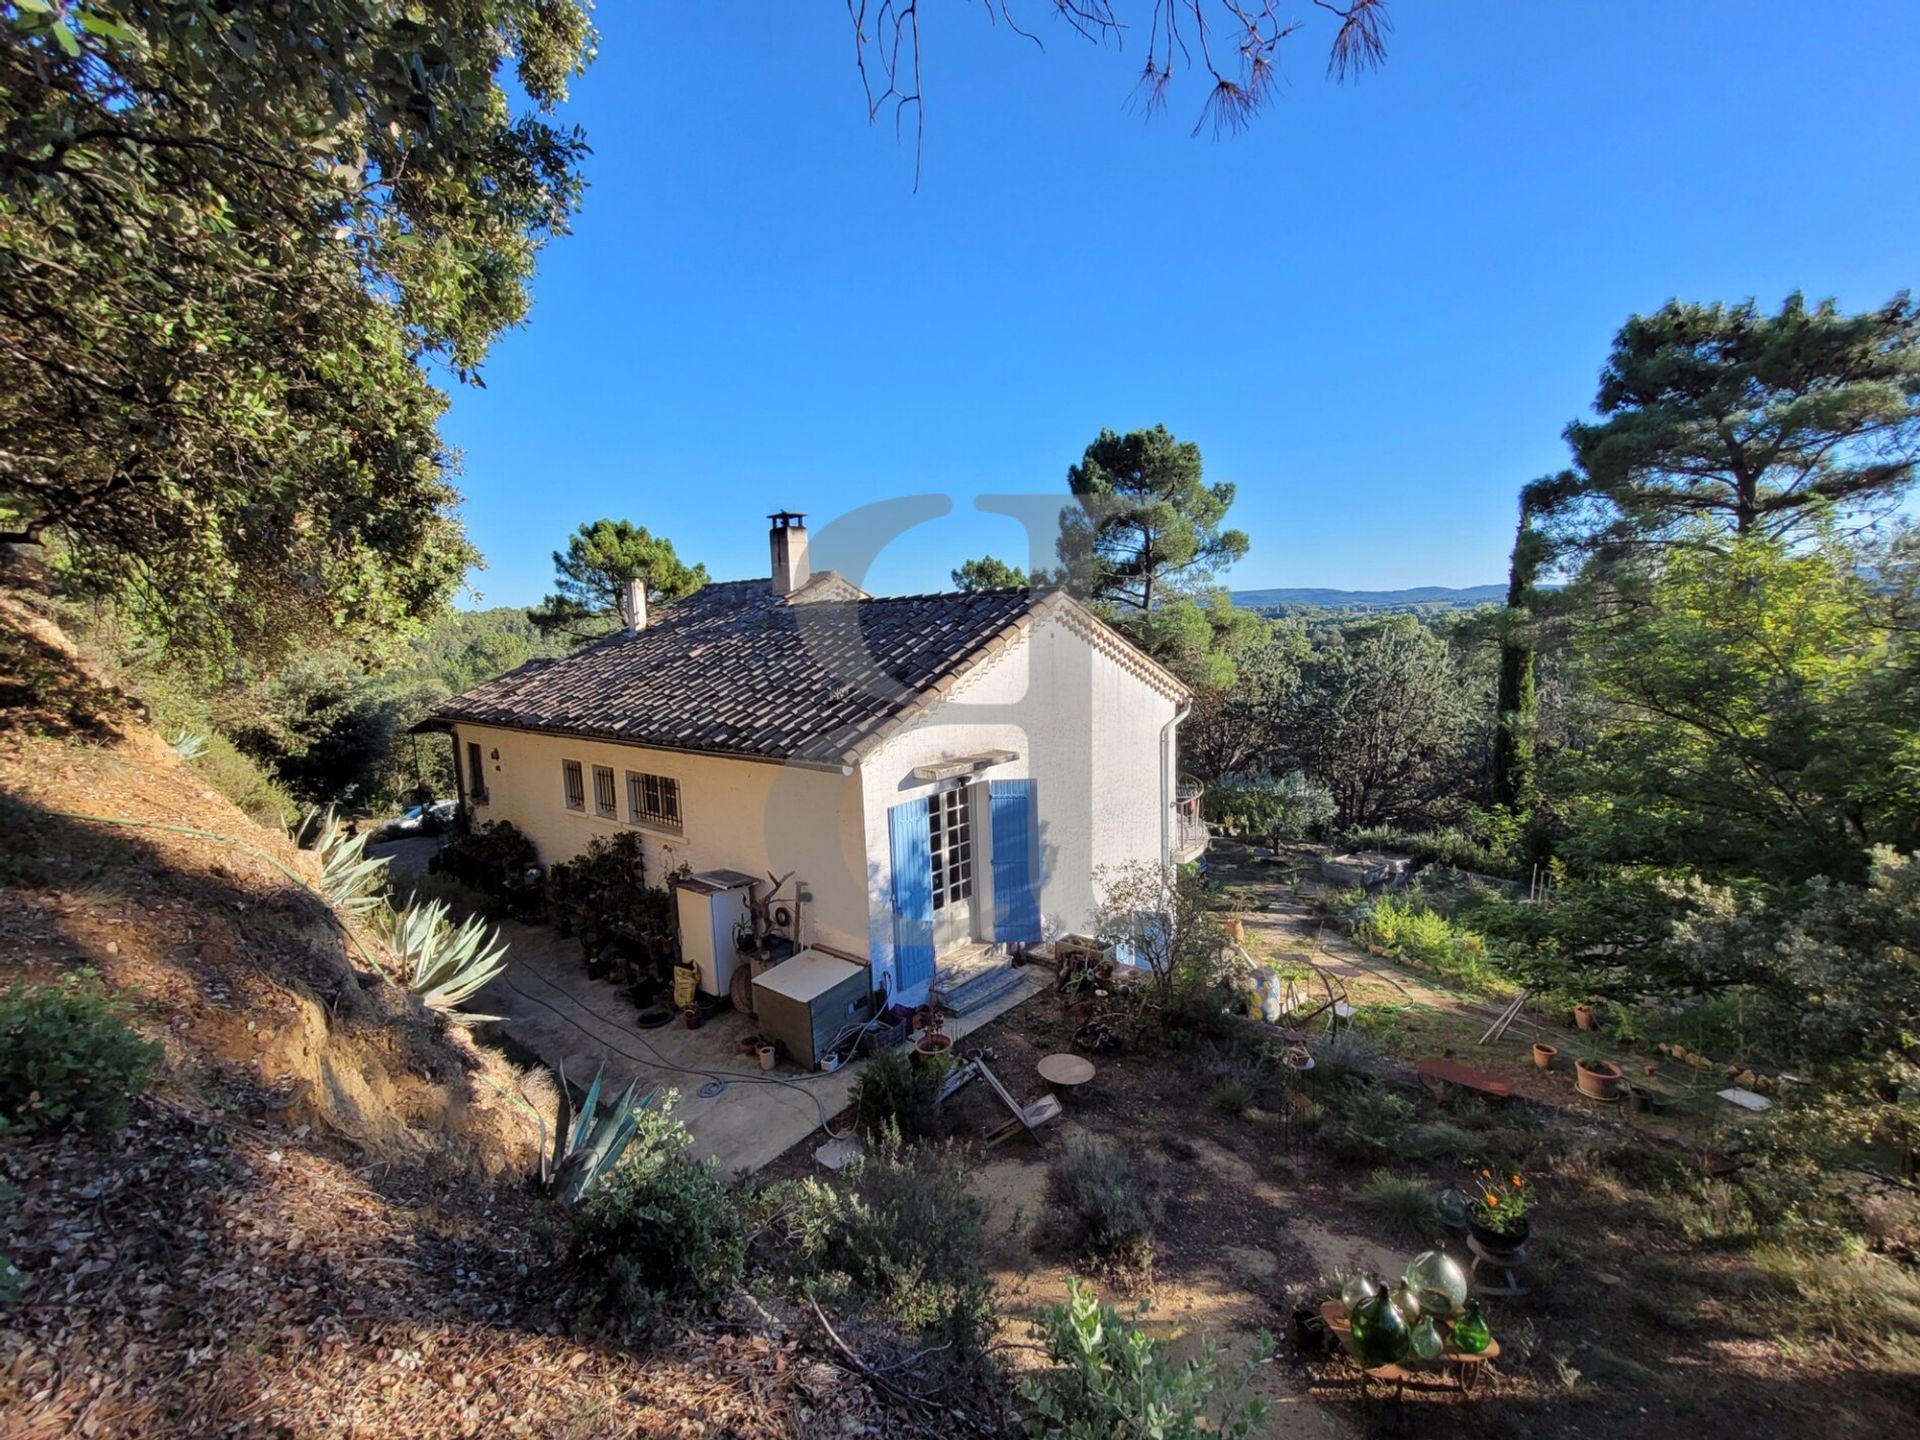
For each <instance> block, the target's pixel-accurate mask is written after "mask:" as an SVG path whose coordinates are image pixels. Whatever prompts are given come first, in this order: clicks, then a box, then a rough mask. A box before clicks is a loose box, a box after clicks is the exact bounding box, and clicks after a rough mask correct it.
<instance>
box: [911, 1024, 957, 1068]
mask: <svg viewBox="0 0 1920 1440" xmlns="http://www.w3.org/2000/svg"><path fill="white" fill-rule="evenodd" d="M952 1048H953V1037H952V1036H951V1035H944V1034H942V1033H941V1032H940V1031H938V1030H929V1031H928V1032H927V1033H926V1034H924V1035H922V1036H921V1037H920V1038H919V1039H918V1040H916V1041H914V1042H913V1063H914V1064H916V1065H924V1064H926V1063H927V1061H928V1060H929V1059H931V1058H932V1057H933V1056H935V1055H944V1054H946V1053H947V1051H949V1050H951V1049H952Z"/></svg>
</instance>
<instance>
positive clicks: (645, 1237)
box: [572, 1095, 747, 1326]
mask: <svg viewBox="0 0 1920 1440" xmlns="http://www.w3.org/2000/svg"><path fill="white" fill-rule="evenodd" d="M672 1100H673V1097H672V1096H671V1095H669V1096H667V1097H666V1101H665V1103H664V1104H663V1105H661V1106H660V1107H659V1108H649V1109H643V1110H640V1111H638V1112H637V1113H636V1114H635V1116H634V1122H635V1123H634V1132H633V1137H632V1140H631V1142H630V1143H629V1144H628V1145H627V1147H626V1154H625V1156H624V1158H623V1159H622V1160H621V1162H620V1164H619V1165H618V1166H617V1167H616V1168H615V1169H614V1170H613V1172H612V1173H611V1174H609V1175H607V1176H606V1177H605V1178H603V1179H602V1180H601V1181H600V1183H599V1184H597V1185H595V1186H594V1187H593V1189H592V1190H591V1191H590V1192H589V1193H588V1196H587V1201H586V1204H585V1205H584V1206H582V1207H581V1210H580V1212H579V1215H578V1217H577V1219H576V1220H575V1222H574V1232H573V1247H572V1256H573V1261H574V1264H575V1265H576V1267H577V1268H578V1269H579V1270H580V1272H581V1274H582V1278H583V1280H584V1281H585V1284H586V1287H587V1291H588V1294H589V1297H590V1300H591V1302H592V1303H593V1305H594V1306H595V1308H597V1309H598V1310H600V1311H601V1312H602V1313H606V1314H611V1315H613V1316H614V1317H616V1318H618V1319H619V1320H621V1321H623V1322H625V1323H627V1324H630V1325H635V1326H644V1325H646V1324H648V1323H650V1322H652V1321H655V1320H657V1319H659V1318H661V1317H662V1316H663V1315H664V1314H666V1313H667V1312H668V1311H669V1310H674V1309H678V1310H711V1309H713V1308H714V1307H716V1306H717V1305H718V1304H719V1303H720V1302H721V1301H722V1300H724V1299H726V1297H727V1296H728V1295H729V1294H730V1293H731V1292H732V1290H733V1287H734V1286H735V1285H736V1284H738V1283H739V1280H740V1278H741V1275H742V1274H743V1273H744V1271H745V1268H746V1258H747V1246H746V1237H745V1227H744V1225H743V1223H742V1219H741V1214H740V1208H739V1206H738V1204H737V1203H736V1200H735V1197H734V1195H733V1192H732V1191H731V1190H730V1189H729V1188H728V1186H727V1183H726V1181H725V1180H723V1179H721V1177H720V1174H719V1171H718V1170H717V1169H716V1167H715V1166H714V1163H713V1162H712V1161H711V1160H706V1161H701V1160H696V1159H694V1158H693V1156H692V1155H691V1154H690V1153H689V1151H688V1146H689V1143H690V1142H691V1139H692V1137H691V1136H690V1135H689V1134H688V1133H687V1128H686V1126H684V1125H682V1124H680V1122H679V1121H677V1120H674V1119H672V1118H671V1117H670V1115H669V1114H668V1113H667V1112H668V1107H670V1106H671V1104H672Z"/></svg>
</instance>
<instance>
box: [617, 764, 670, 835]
mask: <svg viewBox="0 0 1920 1440" xmlns="http://www.w3.org/2000/svg"><path fill="white" fill-rule="evenodd" d="M627 819H628V820H630V821H632V822H633V823H634V824H635V825H657V826H659V827H660V828H662V829H665V830H678V829H679V828H680V782H679V781H678V780H674V779H672V778H670V777H668V776H666V775H643V774H641V773H640V772H639V771H637V770H629V771H628V772H627Z"/></svg>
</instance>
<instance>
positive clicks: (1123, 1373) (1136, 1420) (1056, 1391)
mask: <svg viewBox="0 0 1920 1440" xmlns="http://www.w3.org/2000/svg"><path fill="white" fill-rule="evenodd" d="M1033 1338H1034V1339H1035V1340H1036V1341H1038V1342H1039V1343H1040V1345H1041V1346H1042V1348H1043V1349H1045V1350H1046V1352H1047V1355H1048V1358H1049V1359H1051V1360H1052V1362H1053V1364H1054V1367H1055V1368H1053V1369H1052V1370H1048V1371H1045V1372H1043V1373H1042V1374H1040V1375H1037V1376H1035V1377H1034V1378H1033V1379H1031V1380H1029V1381H1027V1382H1025V1383H1024V1384H1023V1385H1022V1386H1021V1387H1020V1395H1021V1398H1022V1399H1023V1400H1025V1401H1026V1403H1027V1404H1028V1406H1030V1407H1031V1408H1032V1411H1033V1417H1034V1419H1035V1421H1036V1422H1037V1423H1036V1425H1035V1427H1034V1428H1035V1429H1036V1430H1037V1431H1039V1432H1041V1433H1044V1434H1047V1435H1050V1436H1056V1437H1059V1440H1112V1437H1114V1436H1117V1435H1139V1436H1146V1435H1151V1436H1153V1437H1155V1440H1201V1437H1227V1440H1246V1437H1247V1436H1249V1435H1251V1434H1253V1432H1254V1431H1255V1430H1256V1429H1258V1428H1259V1427H1260V1425H1261V1424H1262V1423H1264V1422H1265V1420H1266V1416H1267V1402H1266V1401H1265V1400H1264V1399H1263V1398H1261V1397H1260V1396H1257V1395H1249V1394H1248V1393H1247V1392H1248V1391H1249V1390H1251V1389H1252V1387H1253V1381H1254V1376H1255V1374H1256V1367H1257V1366H1259V1365H1261V1364H1264V1363H1265V1362H1266V1360H1267V1359H1268V1357H1270V1356H1271V1355H1272V1353H1273V1342H1272V1340H1271V1339H1269V1338H1268V1337H1267V1336H1266V1335H1264V1334H1263V1335H1261V1337H1260V1341H1259V1345H1258V1348H1257V1350H1256V1352H1255V1354H1254V1356H1253V1358H1252V1359H1251V1360H1250V1361H1247V1362H1245V1363H1242V1364H1238V1365H1227V1364H1225V1363H1223V1362H1222V1360H1221V1359H1220V1354H1219V1351H1218V1349H1217V1348H1216V1347H1215V1345H1214V1343H1213V1341H1212V1340H1211V1339H1209V1340H1207V1341H1206V1342H1205V1343H1204V1344H1203V1345H1202V1346H1201V1349H1200V1354H1199V1355H1198V1356H1197V1357H1196V1358H1194V1359H1191V1360H1185V1361H1178V1362H1176V1361H1174V1360H1171V1359H1169V1358H1168V1357H1167V1354H1166V1351H1165V1349H1164V1348H1163V1347H1162V1346H1161V1345H1160V1344H1159V1343H1158V1342H1157V1341H1154V1340H1151V1339H1149V1338H1148V1337H1147V1336H1146V1335H1144V1334H1142V1333H1141V1331H1140V1328H1139V1327H1138V1326H1137V1325H1134V1324H1132V1323H1130V1322H1128V1321H1126V1320H1123V1319H1121V1318H1120V1316H1119V1315H1118V1314H1117V1313H1116V1312H1115V1311H1113V1310H1111V1309H1109V1308H1107V1307H1105V1306H1102V1305H1101V1304H1100V1302H1099V1301H1098V1300H1097V1299H1095V1298H1094V1295H1093V1292H1092V1291H1090V1290H1089V1289H1088V1288H1087V1287H1086V1286H1085V1285H1083V1284H1081V1283H1080V1281H1078V1280H1073V1281H1070V1282H1069V1283H1068V1286H1067V1303H1066V1304H1064V1305H1049V1306H1047V1307H1046V1308H1044V1309H1043V1310H1041V1311H1040V1313H1039V1315H1038V1317H1037V1318H1036V1319H1035V1321H1034V1324H1033ZM1209 1407H1211V1408H1212V1409H1213V1411H1214V1412H1215V1413H1214V1414H1213V1415H1212V1416H1211V1417H1209V1415H1208V1410H1209Z"/></svg>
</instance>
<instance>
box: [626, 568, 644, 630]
mask: <svg viewBox="0 0 1920 1440" xmlns="http://www.w3.org/2000/svg"><path fill="white" fill-rule="evenodd" d="M620 618H621V620H622V621H624V622H625V624H626V627H627V633H628V634H629V635H638V634H639V633H640V632H641V631H642V630H644V629H646V628H647V582H646V581H645V580H629V581H627V583H626V587H625V588H624V589H623V590H622V591H621V594H620Z"/></svg>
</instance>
